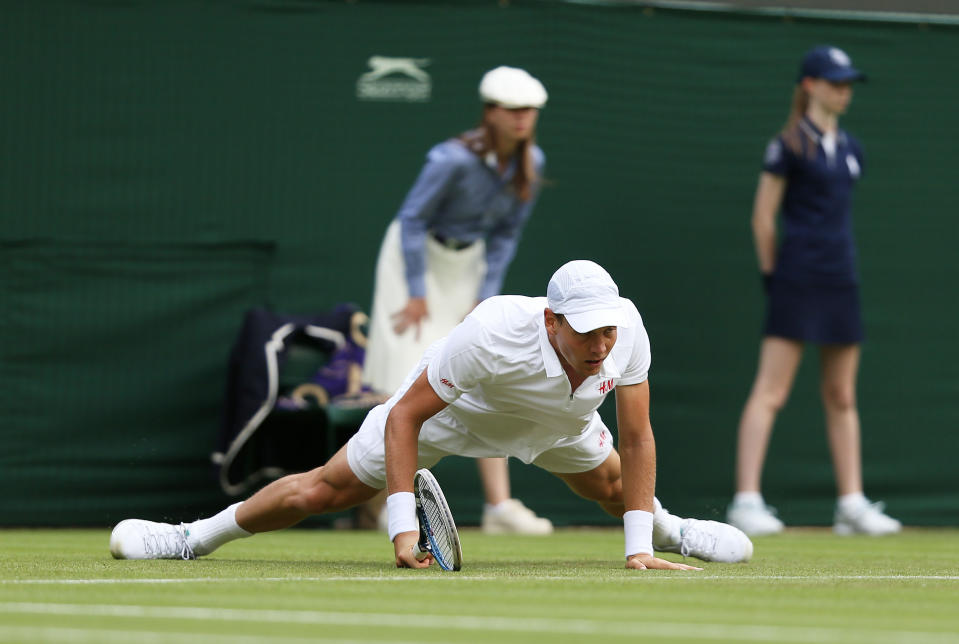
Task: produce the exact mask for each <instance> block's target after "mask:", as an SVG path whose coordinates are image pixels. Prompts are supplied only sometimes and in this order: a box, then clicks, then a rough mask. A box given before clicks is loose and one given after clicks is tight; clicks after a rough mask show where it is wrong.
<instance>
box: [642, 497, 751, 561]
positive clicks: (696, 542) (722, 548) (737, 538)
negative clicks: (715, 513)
mask: <svg viewBox="0 0 959 644" xmlns="http://www.w3.org/2000/svg"><path fill="white" fill-rule="evenodd" d="M657 505H658V504H657ZM677 523H678V525H677ZM677 528H678V529H677ZM653 549H654V550H658V551H660V552H678V553H679V554H681V555H682V556H684V557H696V558H697V559H702V560H703V561H717V562H719V563H741V562H746V561H749V559H750V558H751V557H752V556H753V542H752V541H750V540H749V537H747V536H746V534H745V533H744V532H743V531H742V530H740V529H739V528H736V527H733V526H731V525H729V524H728V523H720V522H719V521H703V520H700V519H681V518H679V517H676V516H673V515H671V514H670V513H669V511H668V510H665V509H664V508H663V507H662V506H660V505H658V507H657V508H656V519H655V523H654V526H653Z"/></svg>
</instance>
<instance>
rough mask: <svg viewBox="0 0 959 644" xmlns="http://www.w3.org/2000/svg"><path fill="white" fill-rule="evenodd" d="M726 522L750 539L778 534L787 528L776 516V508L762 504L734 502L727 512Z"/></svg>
mask: <svg viewBox="0 0 959 644" xmlns="http://www.w3.org/2000/svg"><path fill="white" fill-rule="evenodd" d="M726 521H728V522H729V523H730V524H732V525H734V526H736V527H737V528H739V529H740V530H742V531H743V532H745V533H746V534H748V535H749V536H750V537H763V536H766V535H769V534H777V533H779V532H782V531H783V528H785V526H784V525H783V522H782V521H780V520H779V518H778V517H777V516H776V508H774V507H771V506H768V505H766V504H765V503H762V502H759V503H748V502H747V503H744V502H742V501H740V502H738V503H736V502H734V503H733V504H732V505H730V506H729V508H728V509H727V510H726Z"/></svg>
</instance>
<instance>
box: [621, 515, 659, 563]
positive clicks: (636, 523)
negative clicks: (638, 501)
mask: <svg viewBox="0 0 959 644" xmlns="http://www.w3.org/2000/svg"><path fill="white" fill-rule="evenodd" d="M623 532H624V533H625V534H626V557H627V558H629V556H630V555H638V554H647V555H651V554H653V513H652V512H646V511H645V510H630V511H629V512H627V513H626V514H624V515H623Z"/></svg>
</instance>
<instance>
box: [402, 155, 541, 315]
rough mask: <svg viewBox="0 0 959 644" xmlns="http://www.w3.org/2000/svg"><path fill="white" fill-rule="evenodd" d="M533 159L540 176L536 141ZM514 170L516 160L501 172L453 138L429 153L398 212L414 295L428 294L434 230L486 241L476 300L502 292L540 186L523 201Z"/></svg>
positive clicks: (459, 238) (408, 279)
mask: <svg viewBox="0 0 959 644" xmlns="http://www.w3.org/2000/svg"><path fill="white" fill-rule="evenodd" d="M533 160H534V162H535V165H536V171H537V175H538V176H542V172H543V167H544V165H545V156H544V155H543V151H542V150H541V149H540V148H539V147H538V146H535V145H534V146H533ZM515 170H516V163H515V161H513V162H510V165H509V167H508V168H507V169H506V172H505V173H504V174H503V175H500V174H499V173H498V172H497V170H496V169H495V165H494V166H493V167H491V166H490V165H487V163H486V161H484V160H483V159H481V158H479V157H478V156H476V155H475V154H474V153H473V152H471V151H469V150H468V149H467V148H466V147H465V146H464V145H463V144H462V143H460V142H459V141H455V140H450V141H444V142H443V143H440V144H438V145H436V146H434V147H433V148H432V149H431V150H430V151H429V153H428V154H427V156H426V165H424V166H423V169H422V170H421V171H420V175H419V177H418V178H417V179H416V183H414V184H413V187H412V188H411V189H410V191H409V194H407V195H406V199H405V200H404V201H403V205H402V206H400V210H399V212H398V213H397V215H396V217H397V218H398V219H399V221H400V237H401V240H402V245H403V258H404V260H405V262H406V282H407V286H408V288H409V293H410V297H425V295H426V280H425V275H426V236H427V235H428V234H431V233H433V234H436V235H439V236H441V237H443V238H445V239H455V240H457V241H460V242H475V241H478V240H480V239H485V240H486V266H487V269H486V276H485V277H484V279H483V282H482V284H481V285H480V291H479V296H478V299H480V300H484V299H486V298H488V297H490V296H493V295H497V294H498V293H499V292H500V289H501V288H502V287H503V278H504V277H505V276H506V268H507V267H508V266H509V264H510V262H511V261H512V260H513V256H514V255H515V254H516V246H517V244H518V243H519V238H520V234H521V233H522V230H523V226H524V225H525V224H526V220H527V219H529V216H530V214H531V213H532V211H533V206H534V205H535V203H536V198H537V197H538V195H539V188H540V185H539V183H538V182H537V183H536V184H534V185H533V196H532V197H531V198H530V200H529V201H521V200H520V199H519V198H518V197H517V196H516V195H515V194H513V191H512V187H511V185H510V180H511V179H512V177H513V174H514V172H515Z"/></svg>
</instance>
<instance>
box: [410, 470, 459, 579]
mask: <svg viewBox="0 0 959 644" xmlns="http://www.w3.org/2000/svg"><path fill="white" fill-rule="evenodd" d="M413 496H414V497H415V498H416V515H417V516H418V517H419V520H420V539H419V543H417V544H416V547H414V548H413V550H414V553H415V554H416V556H417V558H419V559H422V558H423V557H425V556H426V555H427V554H431V555H433V559H435V560H436V563H438V564H439V565H440V568H442V569H443V570H459V569H460V567H461V566H462V565H463V549H462V548H461V547H460V535H459V533H458V532H457V531H456V524H455V523H454V522H453V515H452V513H450V506H449V505H447V504H446V497H444V496H443V490H441V489H440V484H439V483H437V482H436V477H434V476H433V473H432V472H430V471H429V470H427V469H422V470H418V471H417V472H416V476H414V477H413Z"/></svg>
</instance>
